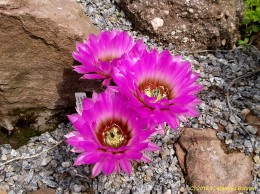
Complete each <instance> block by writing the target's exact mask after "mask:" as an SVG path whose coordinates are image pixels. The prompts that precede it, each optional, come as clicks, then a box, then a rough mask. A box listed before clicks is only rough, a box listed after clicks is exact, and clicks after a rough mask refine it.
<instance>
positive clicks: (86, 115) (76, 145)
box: [66, 90, 159, 176]
mask: <svg viewBox="0 0 260 194" xmlns="http://www.w3.org/2000/svg"><path fill="white" fill-rule="evenodd" d="M126 103H127V98H125V97H124V96H122V95H121V94H115V93H113V92H111V91H109V92H108V91H107V90H106V91H105V92H104V93H100V94H95V93H94V94H93V97H92V99H88V98H85V99H84V100H83V109H82V110H81V111H80V113H79V114H73V115H69V116H68V117H69V119H70V121H71V122H72V124H73V125H74V127H75V129H76V131H73V132H71V133H69V134H68V135H66V138H68V139H67V142H68V143H69V144H70V145H71V146H72V147H73V148H72V151H73V152H77V153H81V154H80V155H79V156H78V157H77V159H76V161H75V163H74V165H82V164H95V165H94V168H93V170H92V175H93V176H97V175H98V174H100V172H101V171H103V172H104V173H105V175H110V174H111V173H112V172H113V171H116V172H117V173H120V169H122V170H123V171H125V172H126V173H127V174H128V175H130V173H131V162H132V161H135V160H141V161H144V162H150V161H151V160H150V159H149V157H147V156H145V155H144V154H143V151H154V150H158V149H159V147H158V146H157V145H155V144H154V143H151V142H149V138H150V137H151V135H152V134H153V133H154V130H151V129H147V128H145V127H146V126H145V123H144V122H143V121H142V120H140V119H139V117H138V115H137V113H136V112H134V111H133V110H131V109H129V108H127V106H125V104H126Z"/></svg>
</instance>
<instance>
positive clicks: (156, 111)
mask: <svg viewBox="0 0 260 194" xmlns="http://www.w3.org/2000/svg"><path fill="white" fill-rule="evenodd" d="M119 63H121V66H120V65H118V68H117V70H115V74H114V77H113V80H114V82H115V83H116V85H117V86H116V87H114V88H115V89H116V90H117V91H118V92H119V93H122V94H124V95H125V96H127V97H128V98H129V99H130V103H129V107H131V108H132V109H134V110H135V111H138V112H139V114H140V115H141V117H142V118H143V119H146V120H147V123H150V124H153V125H159V124H161V123H163V122H166V123H167V124H168V125H170V127H171V128H173V129H176V128H177V127H178V126H179V119H180V120H182V121H186V119H185V117H187V116H189V117H196V116H198V114H199V113H198V110H197V108H196V106H197V105H198V104H199V103H200V100H199V99H198V98H197V97H196V93H197V92H198V91H200V90H201V89H202V86H201V85H198V84H196V82H195V81H196V80H197V78H198V74H195V73H193V72H192V69H191V66H190V62H188V61H183V60H182V58H181V56H174V57H173V56H172V55H171V54H170V52H169V51H168V50H165V51H163V52H161V53H158V52H157V51H156V50H153V51H151V52H147V51H145V52H144V53H143V55H142V56H141V57H140V58H139V59H138V60H137V61H136V62H134V63H132V62H131V61H129V60H128V59H122V60H120V61H119Z"/></svg>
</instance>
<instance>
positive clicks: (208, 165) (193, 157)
mask: <svg viewBox="0 0 260 194" xmlns="http://www.w3.org/2000/svg"><path fill="white" fill-rule="evenodd" d="M175 148H176V154H177V157H178V159H179V162H180V163H181V164H180V167H181V168H182V170H183V171H184V172H185V174H186V176H187V180H189V182H190V184H191V185H192V186H193V187H194V188H195V187H198V186H206V187H208V188H209V187H210V186H211V187H218V186H219V187H237V186H242V187H246V186H249V185H250V183H251V182H252V180H253V177H252V175H251V171H252V169H253V161H252V159H251V158H250V157H249V156H246V155H245V154H244V153H229V154H227V153H225V152H224V150H223V148H222V147H221V141H219V140H218V138H217V137H216V130H213V129H201V130H196V129H192V128H186V129H184V130H183V132H182V133H181V136H180V138H179V140H178V142H177V143H176V144H175ZM183 155H184V157H183ZM183 158H184V159H183ZM200 193H211V194H212V193H216V194H217V193H219V191H212V190H211V191H200ZM225 193H237V191H231V190H225Z"/></svg>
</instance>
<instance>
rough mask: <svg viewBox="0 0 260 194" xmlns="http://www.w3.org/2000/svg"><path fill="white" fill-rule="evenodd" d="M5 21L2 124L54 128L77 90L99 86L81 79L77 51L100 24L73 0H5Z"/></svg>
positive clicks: (1, 31)
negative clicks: (75, 57)
mask: <svg viewBox="0 0 260 194" xmlns="http://www.w3.org/2000/svg"><path fill="white" fill-rule="evenodd" d="M0 23H1V27H0V40H1V44H0V75H1V76H0V127H4V128H6V129H8V130H10V131H11V130H13V129H15V128H17V127H19V126H22V127H24V128H26V127H29V126H30V127H32V126H34V127H35V128H37V129H39V130H45V129H46V128H50V124H51V123H52V122H53V121H55V120H56V119H59V116H58V115H59V113H61V112H64V110H65V108H67V107H74V106H75V102H74V101H75V100H74V92H76V91H88V90H91V89H92V88H93V87H96V86H95V85H93V82H91V83H89V82H83V81H79V77H80V75H78V74H77V73H75V72H73V71H72V66H73V63H74V60H73V58H72V56H71V52H72V51H73V50H75V44H76V41H81V40H82V39H83V38H87V36H88V34H89V33H97V32H98V30H97V29H96V28H95V27H94V26H93V25H92V24H91V23H90V20H89V18H88V17H87V16H86V15H85V14H84V12H83V11H82V9H81V7H80V6H79V5H78V4H77V3H76V2H75V1H73V0H55V1H51V0H44V1H42V0H26V1H25V0H1V1H0ZM91 84H92V85H91ZM56 114H57V115H56ZM55 115H56V116H55Z"/></svg>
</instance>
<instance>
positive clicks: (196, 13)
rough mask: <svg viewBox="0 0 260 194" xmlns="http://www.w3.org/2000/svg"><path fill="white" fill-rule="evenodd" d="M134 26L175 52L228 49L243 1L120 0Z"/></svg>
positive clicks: (236, 35) (239, 17) (232, 40)
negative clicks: (169, 46)
mask: <svg viewBox="0 0 260 194" xmlns="http://www.w3.org/2000/svg"><path fill="white" fill-rule="evenodd" d="M119 5H120V6H121V7H122V9H123V10H124V11H125V12H126V14H127V15H128V17H129V18H130V19H131V20H132V21H133V25H134V26H135V27H136V28H137V29H138V30H141V31H143V32H145V33H148V34H150V35H152V36H155V37H157V38H158V39H159V40H160V41H166V42H168V43H172V44H173V45H174V46H175V50H177V51H183V50H185V51H194V50H200V49H201V50H203V49H217V48H231V47H233V46H234V45H235V43H236V42H237V40H238V39H239V37H240V35H239V30H238V27H239V24H240V23H241V19H242V18H243V15H242V14H243V8H244V5H243V1H237V0H200V1H190V0H189V1H188V0H178V1H171V0H154V1H149V0H121V1H120V3H119Z"/></svg>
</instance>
